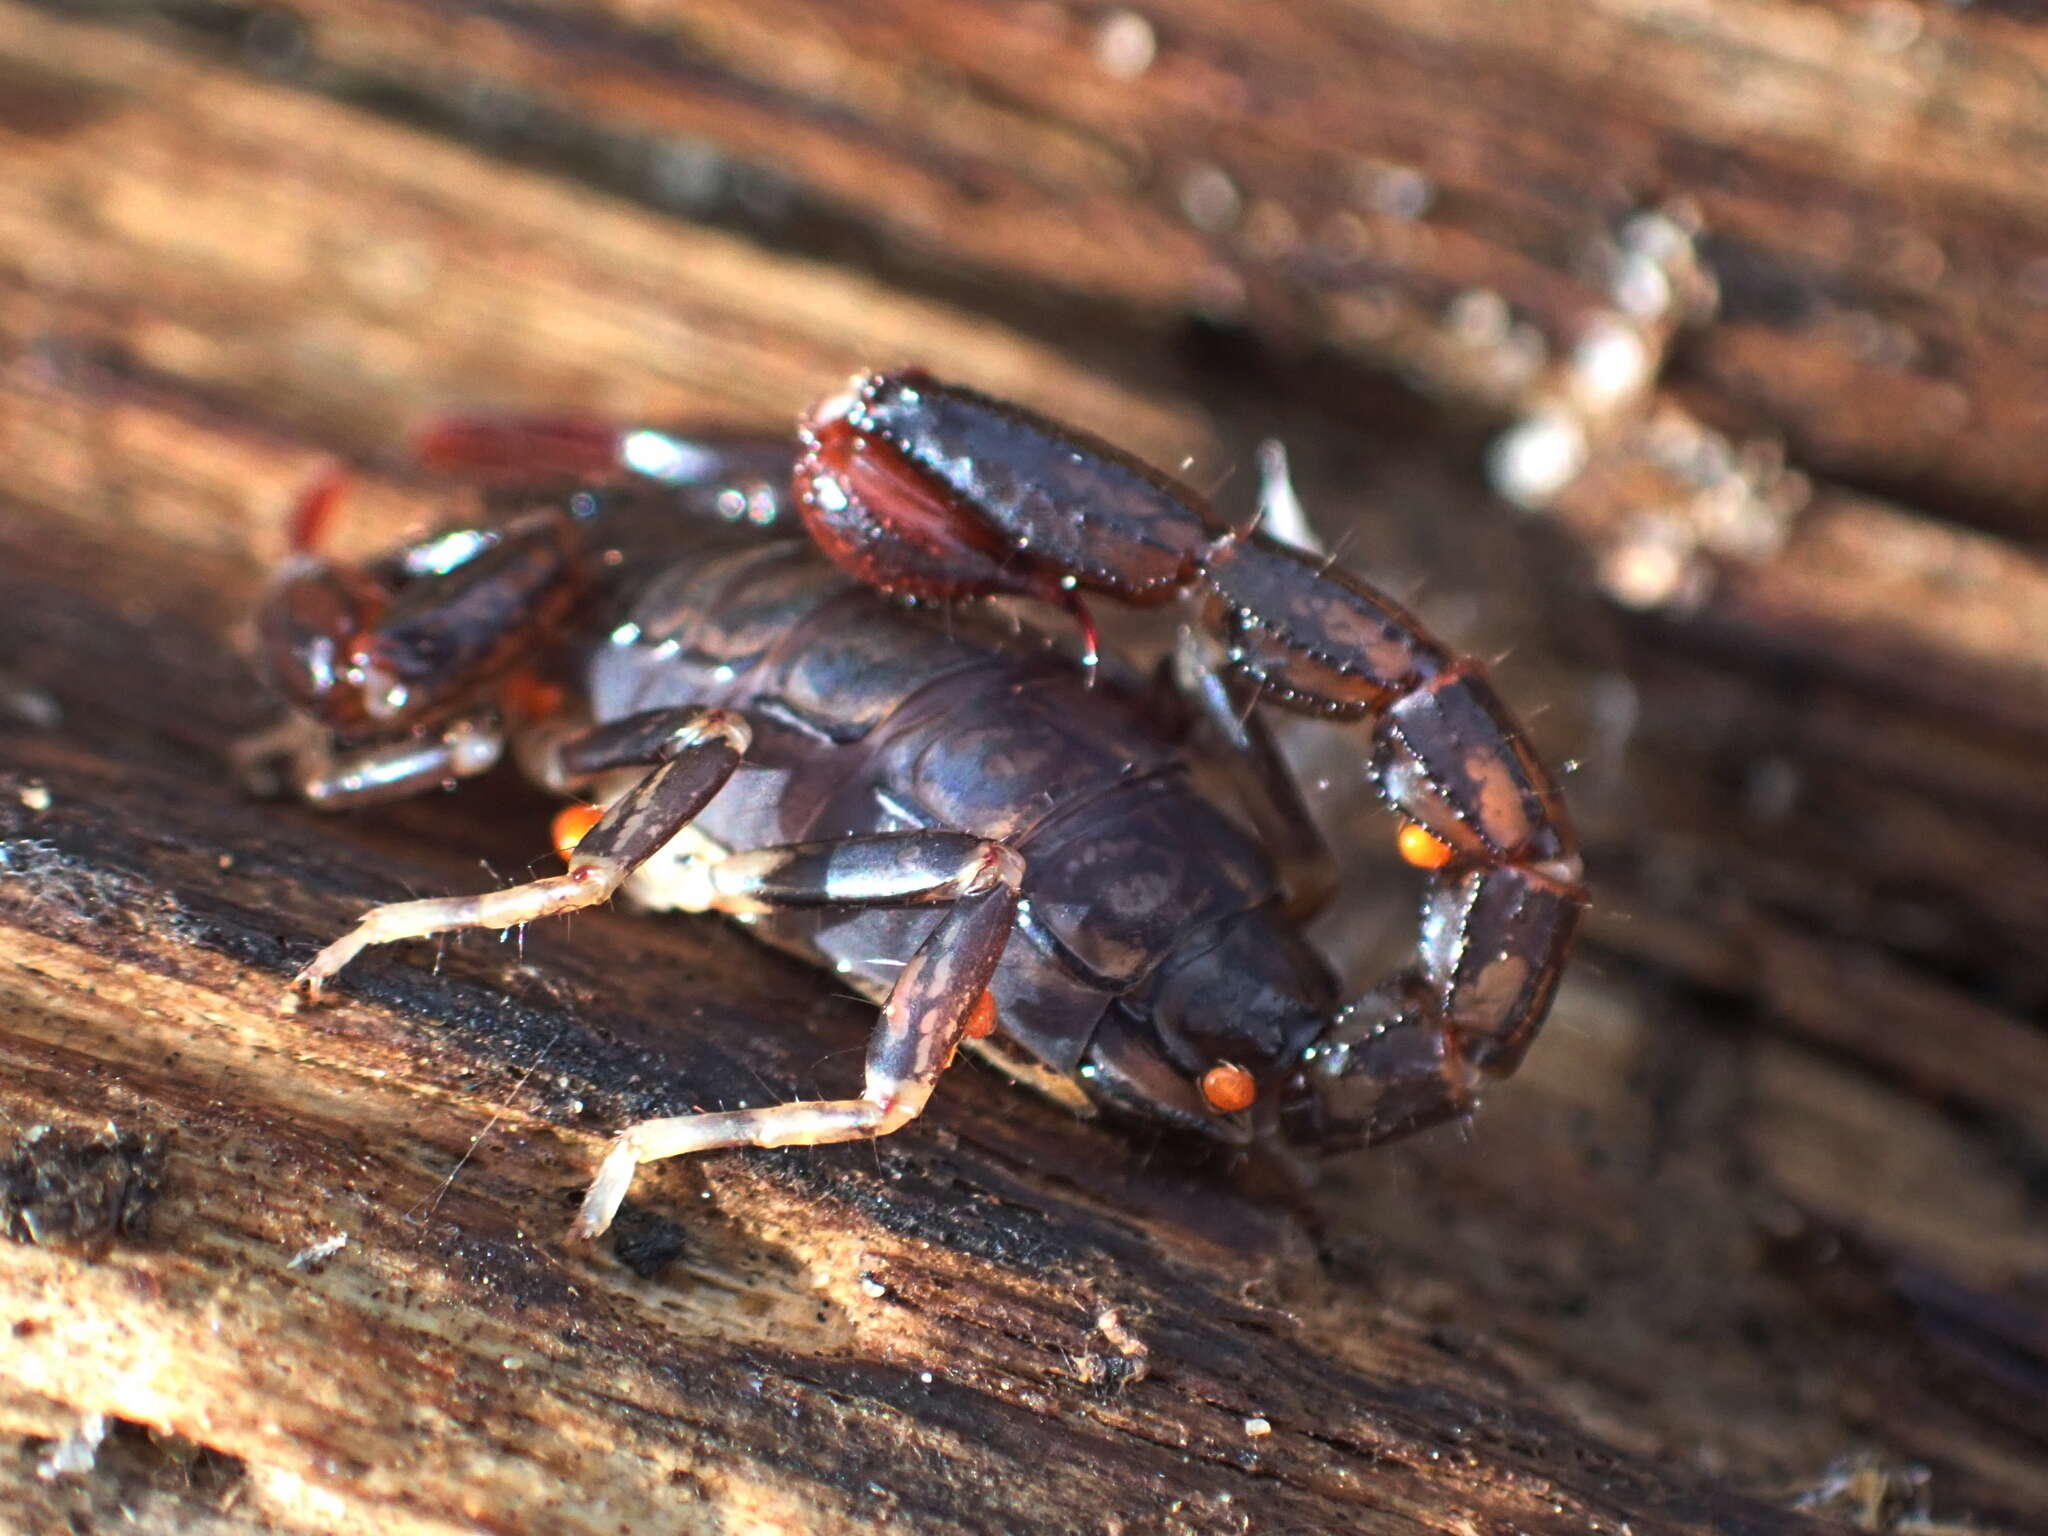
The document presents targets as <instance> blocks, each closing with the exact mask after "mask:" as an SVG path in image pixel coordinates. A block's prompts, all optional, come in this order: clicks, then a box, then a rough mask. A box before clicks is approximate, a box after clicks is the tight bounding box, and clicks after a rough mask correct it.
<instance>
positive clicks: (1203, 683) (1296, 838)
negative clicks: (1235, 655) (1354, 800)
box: [1166, 629, 1337, 921]
mask: <svg viewBox="0 0 2048 1536" xmlns="http://www.w3.org/2000/svg"><path fill="white" fill-rule="evenodd" d="M1166 665H1167V671H1168V675H1169V678H1170V680H1171V682H1172V684H1173V687H1174V690H1175V692H1176V693H1177V694H1178V695H1179V696H1180V698H1181V699H1182V700H1183V701H1184V702H1185V703H1186V705H1187V706H1188V709H1189V711H1190V713H1191V714H1192V715H1193V716H1194V719H1195V731H1196V733H1197V735H1196V739H1197V741H1198V742H1199V743H1200V744H1201V745H1202V746H1203V747H1206V748H1209V749H1210V756H1211V757H1212V758H1213V759H1214V760H1215V761H1216V762H1219V763H1221V764H1222V765H1223V768H1224V771H1225V772H1226V773H1228V774H1229V775H1230V781H1231V785H1232V787H1233V788H1234V789H1235V790H1236V791H1237V795H1238V799H1239V800H1240V801H1242V802H1243V804H1244V808H1245V812H1246V814H1247V815H1249V816H1250V817H1251V820H1252V825H1253V827H1254V828H1255V829H1256V830H1257V832H1258V834H1259V838H1260V841H1262V842H1263V843H1265V845H1266V847H1267V849H1268V850H1270V851H1271V853H1272V855H1273V860H1274V862H1275V863H1276V864H1277V865H1278V866H1279V869H1280V882H1281V884H1282V885H1283V886H1284V887H1285V888H1286V891H1287V905H1286V911H1287V914H1288V915H1289V916H1290V917H1293V918H1296V919H1299V920H1302V921H1306V920H1307V919H1309V918H1311V917H1313V916H1314V915H1315V914H1316V913H1318V912H1320V911H1321V910H1322V909H1323V908H1324V907H1325V906H1327V905H1328V904H1329V900H1330V897H1331V895H1332V894H1333V893H1334V892H1335V891H1336V889H1337V859H1336V856H1335V855H1334V854H1332V853H1331V852H1330V845H1329V843H1328V842H1327V841H1325V840H1324V838H1323V834H1322V829H1321V828H1319V827H1318V826H1317V825H1316V822H1315V818H1314V817H1313V816H1312V815H1310V814H1309V809H1308V802H1307V801H1305V800H1304V799H1303V798H1302V795H1301V787H1300V785H1299V784H1298V783H1297V782H1296V781H1295V777H1294V774H1293V773H1292V772H1291V771H1290V770H1289V769H1288V767H1287V764H1286V762H1285V761H1284V760H1283V759H1282V758H1281V755H1280V748H1279V746H1278V745H1277V744H1276V743H1275V742H1274V740H1273V735H1272V732H1270V731H1269V730H1267V728H1266V723H1265V721H1264V720H1263V719H1262V718H1261V717H1260V716H1259V715H1258V714H1257V713H1256V712H1255V711H1253V710H1250V709H1248V708H1246V707H1245V701H1244V700H1243V699H1242V697H1241V695H1242V692H1243V690H1236V689H1233V688H1232V687H1231V685H1230V681H1229V679H1228V678H1227V677H1226V676H1225V675H1224V670H1223V668H1224V665H1225V663H1224V659H1223V657H1222V655H1221V654H1220V647H1219V646H1218V645H1217V644H1216V642H1215V640H1214V639H1213V637H1211V636H1208V635H1206V634H1203V633H1201V632H1198V631H1196V630H1192V629H1183V630H1182V631H1181V634H1180V640H1179V642H1178V643H1177V644H1176V645H1175V647H1174V651H1173V655H1172V656H1171V657H1170V658H1169V659H1168V661H1167V664H1166ZM1254 697H1255V696H1254Z"/></svg>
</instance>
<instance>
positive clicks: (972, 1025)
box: [967, 992, 996, 1040]
mask: <svg viewBox="0 0 2048 1536" xmlns="http://www.w3.org/2000/svg"><path fill="white" fill-rule="evenodd" d="M995 1032H996V999H995V994H994V993H992V992H983V993H982V994H981V996H980V997H978V998H976V999H975V1003H974V1010H973V1012H971V1013H969V1014H968V1015H967V1038H968V1039H970V1040H986V1039H987V1038H988V1037H989V1036H990V1035H992V1034H994V1033H995Z"/></svg>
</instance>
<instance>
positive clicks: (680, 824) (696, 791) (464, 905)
mask: <svg viewBox="0 0 2048 1536" xmlns="http://www.w3.org/2000/svg"><path fill="white" fill-rule="evenodd" d="M749 739H750V738H749V735H748V731H747V727H746V723H745V722H744V721H742V720H741V719H739V718H738V717H737V716H736V715H733V714H731V713H730V712H728V711H726V710H721V709H694V708H686V709H667V710H650V711H648V712H647V713H645V714H642V715H634V716H629V717H628V718H626V719H624V720H621V721H617V722H614V723H612V724H609V725H605V726H600V727H597V728H596V729H594V730H592V731H590V732H588V733H586V734H585V735H584V736H582V737H580V738H577V739H575V740H572V741H569V742H566V743H563V744H562V745H561V746H560V747H559V748H558V749H557V750H558V752H559V753H560V755H561V757H562V758H563V759H565V760H566V763H567V764H568V765H569V767H570V770H571V771H573V772H576V773H580V774H584V775H588V774H594V773H599V772H603V771H604V770H606V769H609V768H617V767H637V766H639V765H641V764H653V765H654V770H653V772H651V773H649V774H648V775H647V777H646V778H644V779H642V780H641V781H640V782H639V783H638V784H637V785H635V786H634V787H633V788H632V789H630V790H628V791H627V792H626V793H625V794H624V795H622V796H620V797H619V798H618V799H617V800H615V801H614V802H612V804H611V806H610V807H609V808H608V809H607V810H606V811H605V813H604V815H603V816H602V817H600V818H599V820H598V822H597V824H596V825H595V826H593V827H592V828H591V829H590V831H589V832H588V833H586V834H585V835H584V837H583V838H582V840H581V841H580V842H579V843H578V844H577V845H576V849H575V852H574V854H573V855H572V857H571V858H570V861H569V869H568V872H567V873H566V874H561V875H553V876H550V877H548V878H547V879H544V880H533V881H529V882H527V883H526V884H524V885H515V886H509V887H507V888H506V889H504V890H500V891H485V892H483V893H481V894H479V895H475V896H445V897H433V898H429V899H428V900H424V901H400V902H393V903H391V904H390V905H388V906H382V907H373V908H372V909H371V910H370V911H369V912H367V913H365V914H364V916H363V918H362V920H361V921H360V922H358V923H357V924H356V926H355V927H354V928H353V929H351V930H350V931H349V932H348V933H345V934H343V935H342V936H341V937H340V938H338V939H336V940H335V941H334V942H333V943H332V944H329V945H328V946H327V947H326V948H325V949H323V950H321V951H320V953H319V954H317V955H315V956H314V957H313V959H312V962H311V963H310V964H308V965H307V966H306V967H305V969H303V970H301V971H300V972H299V973H298V975H296V976H294V977H293V978H292V987H293V989H294V990H295V991H296V990H299V989H304V991H305V993H306V996H307V997H308V998H309V999H310V1000H313V1001H316V1002H317V1001H318V1000H319V997H320V992H321V988H322V987H323V986H325V985H326V982H327V980H328V978H329V977H331V976H333V975H334V974H335V973H336V972H338V971H339V970H340V969H341V968H342V967H343V966H345V965H347V964H348V962H349V961H350V960H352V959H354V958H355V957H356V956H357V955H358V954H360V953H361V952H362V951H363V950H365V949H367V948H368V947H369V946H370V945H372V944H389V943H392V942H394V941H396V940H399V939H416V938H424V937H426V936H427V935H429V934H435V933H445V932H447V931H448V930H450V929H455V928H511V927H516V926H517V925H519V924H521V923H530V922H532V921H534V920H535V919H536V918H542V917H550V916H553V915H555V914H556V913H561V912H573V911H576V910H577V909H578V908H580V907H589V906H596V905H597V904H599V903H601V902H604V901H608V900H610V898H611V896H612V894H613V893H614V892H615V891H617V889H618V888H619V886H620V884H621V883H622V882H624V880H625V879H626V877H627V876H628V875H630V874H631V873H632V872H633V871H634V870H635V869H637V868H638V867H639V866H640V865H641V864H644V863H645V862H646V861H647V860H648V859H649V858H651V857H653V855H654V854H655V853H657V852H658V851H659V850H660V849H661V847H662V845H663V844H664V843H666V842H667V841H668V840H669V839H670V838H672V837H674V836H675V835H676V834H677V833H678V832H680V831H681V830H682V829H683V828H684V827H685V826H687V825H689V823H690V821H691V819H692V818H694V817H695V816H696V815H697V813H698V812H699V811H701V810H703V809H704V807H705V806H706V805H708V804H710V803H711V798H712V796H714V795H716V794H717V793H718V791H719V790H720V789H722V788H723V787H724V786H725V782H726V780H727V779H729V778H731V777H732V773H733V770H734V769H735V768H736V767H738V766H739V761H740V758H741V756H742V754H744V753H745V751H746V749H747V746H748V742H749Z"/></svg>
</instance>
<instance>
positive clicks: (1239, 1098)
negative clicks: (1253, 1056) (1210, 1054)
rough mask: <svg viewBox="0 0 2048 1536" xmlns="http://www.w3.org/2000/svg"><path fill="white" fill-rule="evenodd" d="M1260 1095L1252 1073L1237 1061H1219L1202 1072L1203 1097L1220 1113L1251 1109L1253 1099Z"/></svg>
mask: <svg viewBox="0 0 2048 1536" xmlns="http://www.w3.org/2000/svg"><path fill="white" fill-rule="evenodd" d="M1258 1096H1259V1087H1258V1084H1257V1083H1255V1082H1253V1081H1252V1075H1251V1073H1249V1072H1247V1071H1245V1069H1244V1068H1243V1067H1240V1066H1238V1065H1237V1064H1236V1063H1235V1062H1230V1061H1219V1062H1218V1063H1216V1065H1215V1066H1213V1067H1211V1068H1210V1069H1209V1070H1208V1071H1206V1072H1204V1073H1203V1074H1202V1097H1203V1098H1205V1099H1207V1100H1208V1101H1209V1107H1210V1108H1211V1109H1213V1110H1215V1111H1216V1112H1217V1113H1218V1114H1224V1115H1234V1114H1236V1113H1237V1112H1238V1111H1239V1110H1240V1109H1250V1108H1251V1107H1252V1100H1254V1099H1256V1098H1257V1097H1258Z"/></svg>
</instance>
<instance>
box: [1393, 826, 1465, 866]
mask: <svg viewBox="0 0 2048 1536" xmlns="http://www.w3.org/2000/svg"><path fill="white" fill-rule="evenodd" d="M1394 846H1395V847H1397V848H1399V849H1400V850H1401V857H1402V858H1404V859H1406V860H1407V861H1408V862H1409V863H1410V864H1413V865H1414V866H1415V867H1416V868H1417V869H1442V868H1443V867H1444V866H1445V865H1446V864H1448V863H1450V862H1451V859H1452V857H1453V856H1454V854H1455V851H1456V850H1454V849H1453V848H1452V847H1451V845H1450V844H1449V843H1447V842H1445V841H1444V840H1443V839H1442V838H1440V837H1438V836H1437V835H1436V834H1435V833H1434V832H1431V831H1430V830H1429V829H1428V828H1427V827H1424V826H1422V825H1420V824H1419V823H1416V822H1412V821H1411V822H1408V823H1407V824H1405V825H1404V826H1403V827H1402V828H1401V831H1400V835H1399V836H1397V837H1396V838H1395V839H1394Z"/></svg>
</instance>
